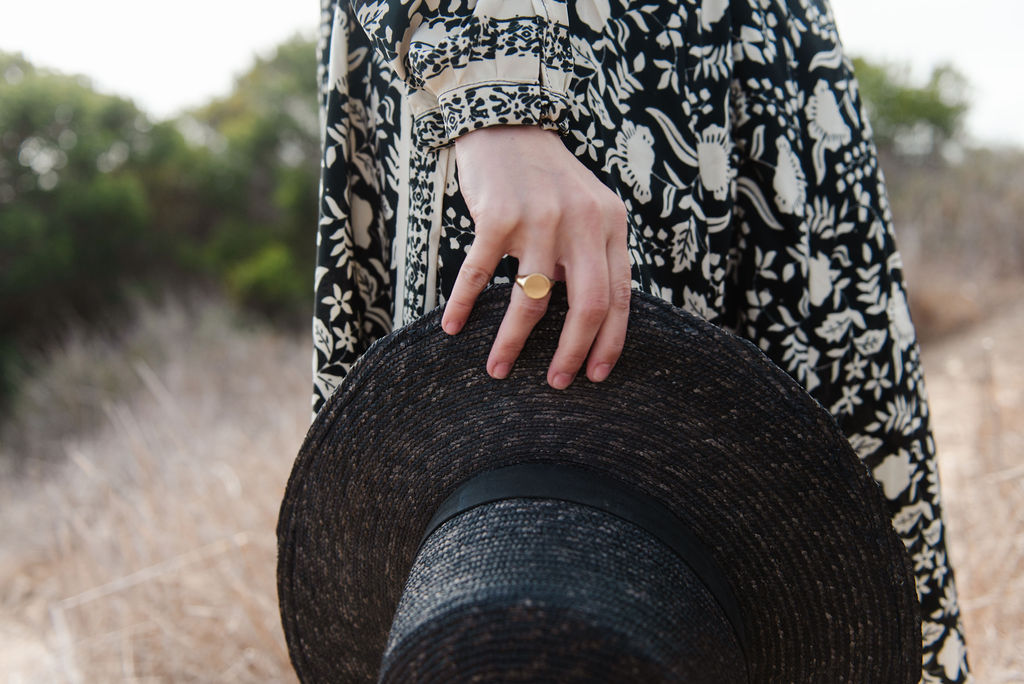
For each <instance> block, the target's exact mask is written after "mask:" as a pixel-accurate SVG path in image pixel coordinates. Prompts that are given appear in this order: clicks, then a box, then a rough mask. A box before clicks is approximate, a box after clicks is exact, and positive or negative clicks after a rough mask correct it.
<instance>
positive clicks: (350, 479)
mask: <svg viewBox="0 0 1024 684" xmlns="http://www.w3.org/2000/svg"><path fill="white" fill-rule="evenodd" d="M508 297H509V288H507V287H499V288H492V289H490V290H488V291H486V292H484V293H483V295H482V296H481V297H480V300H479V301H478V303H477V305H476V308H475V309H474V313H473V316H472V317H471V319H470V321H469V323H468V324H467V326H466V328H465V329H464V330H463V332H462V333H460V334H459V335H457V336H454V337H449V336H447V335H445V334H444V333H443V332H442V331H441V329H440V312H439V311H435V312H433V313H431V314H430V315H428V316H426V317H425V318H423V319H420V320H419V321H417V322H416V323H414V324H412V325H411V326H408V327H406V328H404V329H402V330H400V331H396V333H394V334H392V335H390V336H388V337H387V338H384V339H382V340H380V341H379V342H378V343H377V344H375V345H374V346H373V347H372V348H371V349H370V350H369V351H368V352H367V353H366V354H365V355H364V356H363V358H362V359H361V361H360V362H359V363H358V364H357V365H356V367H354V368H353V370H352V372H351V374H350V375H349V377H348V379H347V380H346V382H345V384H344V386H343V387H342V388H341V389H340V390H339V391H338V392H336V393H335V395H334V396H333V397H332V399H331V400H330V402H329V403H328V404H327V405H326V406H325V407H324V408H323V409H322V410H321V412H320V413H319V415H318V418H317V420H316V421H315V422H314V424H313V426H312V427H311V429H310V432H309V434H308V435H307V438H306V442H305V443H304V445H303V447H302V449H301V451H300V453H299V457H298V459H297V461H296V464H295V467H294V469H293V472H292V476H291V479H290V481H289V483H288V488H287V491H286V494H285V499H284V502H283V504H282V508H281V515H280V519H279V523H278V538H279V545H280V547H279V565H278V589H279V598H280V602H281V609H282V619H283V623H284V630H285V635H286V638H287V640H288V645H289V650H290V654H291V657H292V662H293V664H294V665H295V669H296V671H297V673H298V674H299V677H300V678H301V679H302V680H303V681H306V682H348V681H351V682H364V681H373V680H375V679H376V678H377V675H378V668H379V666H380V662H381V657H382V655H383V653H384V651H385V648H386V643H387V638H388V633H389V628H390V626H391V622H392V618H393V617H394V615H395V611H396V608H397V606H398V602H399V598H400V596H401V594H402V588H403V586H404V584H405V581H406V578H407V576H408V574H409V571H410V568H411V567H412V564H413V559H414V556H415V553H416V550H417V547H418V545H419V542H420V535H421V534H422V532H423V530H424V528H425V526H426V524H427V522H428V521H429V519H430V518H431V516H432V515H433V513H434V511H435V510H436V509H437V507H438V505H439V504H440V503H441V501H443V500H444V498H445V497H447V496H448V495H449V494H450V493H451V492H452V491H453V490H454V489H455V488H456V487H457V486H458V485H459V484H460V483H462V482H464V481H465V480H467V479H468V478H470V477H472V476H474V475H476V474H478V473H480V472H482V471H484V470H489V469H492V468H496V467H501V466H504V465H511V464H518V463H538V462H539V463H567V464H572V465H579V466H583V467H586V468H590V469H593V470H595V471H598V472H600V473H602V474H604V475H606V476H608V477H611V478H614V479H618V480H620V481H622V482H626V483H629V484H630V485H631V486H632V487H634V488H635V489H637V490H639V491H641V492H643V493H645V494H647V495H650V496H653V497H655V498H657V499H659V500H661V501H662V502H663V503H664V504H665V505H666V506H667V507H668V508H669V509H671V510H672V511H673V512H674V513H675V515H676V516H677V517H678V518H679V519H680V520H682V521H683V522H684V524H685V525H686V526H687V527H688V528H689V529H690V530H691V531H692V532H693V533H694V534H695V535H696V536H697V537H698V538H699V539H700V540H701V541H702V542H703V543H704V544H705V545H706V546H707V547H709V548H710V549H711V550H712V553H713V555H714V557H715V559H716V561H717V563H718V565H719V566H721V567H722V568H723V570H724V572H725V573H726V575H727V580H728V582H729V584H730V585H731V587H732V590H733V593H734V594H735V595H736V598H737V601H738V603H739V606H740V609H741V612H742V613H743V615H744V620H745V624H746V630H747V635H748V641H749V644H748V650H747V658H748V663H747V665H748V670H749V672H750V679H751V681H753V682H780V683H782V682H784V683H787V684H791V683H793V682H883V681H884V682H892V683H899V682H907V683H915V682H917V681H918V679H919V677H920V618H919V616H918V614H917V600H916V595H915V589H914V583H913V579H912V574H911V568H910V566H909V560H908V559H907V557H906V554H905V552H904V549H903V547H902V544H901V543H900V541H899V539H898V538H897V537H896V535H895V533H894V532H893V530H892V528H891V524H890V522H889V517H888V514H887V513H886V511H885V510H884V508H883V503H882V501H881V498H880V493H879V492H878V489H877V485H876V484H875V483H874V482H873V481H872V480H871V478H870V476H869V475H868V473H867V472H866V470H865V469H864V468H863V466H862V465H861V464H860V462H859V461H858V460H857V457H856V455H855V454H854V453H853V451H852V449H851V448H850V447H849V444H848V443H847V442H846V441H845V439H844V438H843V437H842V435H841V434H840V433H839V431H838V428H837V427H836V426H835V423H834V421H833V420H832V418H831V416H829V414H828V413H827V412H826V411H825V410H824V409H822V408H821V407H820V406H818V405H817V404H816V403H815V402H814V401H813V400H812V399H811V398H810V397H809V396H807V394H806V393H805V392H804V391H803V390H802V389H801V388H800V387H799V386H798V385H797V384H796V383H795V382H794V381H792V380H791V379H790V378H789V377H788V376H787V375H785V373H784V372H782V371H781V370H779V369H778V368H776V367H775V366H773V365H772V364H771V363H770V362H768V361H767V360H766V359H765V358H764V357H763V355H761V354H760V352H758V351H757V350H756V349H755V348H754V347H753V346H752V345H750V344H748V343H746V342H743V341H741V340H739V339H738V338H735V337H733V336H731V335H728V334H727V333H724V332H722V331H721V330H719V329H717V328H715V327H714V326H711V325H709V324H707V323H705V322H703V321H701V320H699V319H697V318H695V317H693V316H690V315H688V314H686V313H684V312H682V311H679V310H677V309H674V308H672V307H670V306H669V305H667V304H665V303H663V302H661V301H659V300H656V299H654V298H652V297H649V296H646V295H642V294H638V293H634V296H633V300H632V304H631V307H632V311H631V318H630V327H629V332H628V335H627V340H626V348H625V350H624V352H623V355H622V358H621V359H620V361H619V364H618V365H617V366H616V368H615V370H614V372H613V373H612V375H611V377H610V378H609V379H608V380H607V381H605V382H604V383H599V384H591V383H588V382H587V381H586V380H585V379H583V378H580V379H578V380H577V381H576V382H575V383H574V384H573V385H572V386H571V387H570V388H569V389H568V390H566V391H563V392H558V391H556V390H552V389H550V388H549V387H548V386H547V384H546V382H545V377H546V369H547V365H548V363H549V362H550V359H551V356H552V354H553V352H554V348H555V345H556V343H557V339H558V334H559V332H560V329H561V322H562V318H563V316H564V312H565V310H566V308H567V305H566V301H565V294H564V288H560V289H558V290H556V293H555V295H554V296H553V298H552V303H551V306H550V309H549V313H548V315H547V316H546V317H545V318H544V319H543V320H542V321H541V323H540V324H539V325H538V326H537V328H536V329H535V331H534V334H533V335H532V336H531V339H530V341H529V342H528V343H527V345H526V347H525V348H524V350H523V352H522V354H521V355H520V359H519V361H518V362H517V364H516V367H515V368H514V370H513V373H512V375H511V377H510V378H509V379H506V380H504V381H496V380H492V379H491V378H489V377H488V376H487V375H486V373H485V370H484V367H485V361H486V357H487V353H488V350H489V347H490V343H491V341H492V340H493V338H494V333H495V331H496V330H497V326H498V324H499V322H500V320H501V317H502V315H503V314H504V311H505V308H506V307H507V303H508Z"/></svg>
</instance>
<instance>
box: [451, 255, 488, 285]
mask: <svg viewBox="0 0 1024 684" xmlns="http://www.w3.org/2000/svg"><path fill="white" fill-rule="evenodd" d="M459 276H460V277H462V278H464V279H465V282H466V283H467V284H468V285H469V286H470V287H472V288H473V289H476V290H482V289H484V288H485V287H487V284H488V283H489V282H491V274H490V273H488V271H487V270H486V269H483V268H480V267H479V266H477V265H476V264H474V263H471V262H470V261H464V262H462V268H461V269H460V270H459Z"/></svg>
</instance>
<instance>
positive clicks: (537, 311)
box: [518, 297, 548, 320]
mask: <svg viewBox="0 0 1024 684" xmlns="http://www.w3.org/2000/svg"><path fill="white" fill-rule="evenodd" d="M518 309H519V311H520V313H522V314H523V315H524V316H525V317H526V318H529V319H531V320H540V319H541V318H542V317H543V316H544V314H545V312H547V310H548V300H547V299H546V298H545V299H530V298H529V297H523V298H522V301H521V302H520V303H519V306H518Z"/></svg>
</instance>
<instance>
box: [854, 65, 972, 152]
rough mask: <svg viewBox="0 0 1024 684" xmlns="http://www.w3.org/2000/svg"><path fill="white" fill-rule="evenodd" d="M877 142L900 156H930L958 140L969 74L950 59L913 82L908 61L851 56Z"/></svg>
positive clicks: (965, 107)
mask: <svg viewBox="0 0 1024 684" xmlns="http://www.w3.org/2000/svg"><path fill="white" fill-rule="evenodd" d="M853 63H854V72H855V73H856V75H857V80H858V82H859V83H860V93H861V96H862V97H863V99H864V103H865V106H866V107H867V110H868V116H869V118H870V121H871V127H872V129H873V131H874V139H875V142H876V143H877V145H878V146H879V147H880V148H882V149H883V151H886V152H894V153H896V154H901V155H904V156H925V157H934V156H935V155H937V154H938V153H939V152H941V151H942V147H943V145H944V144H945V143H947V142H950V141H956V140H958V139H959V138H960V137H961V135H962V133H963V120H964V116H965V115H966V114H967V109H968V105H967V80H966V78H965V77H964V76H963V74H961V73H960V72H958V71H957V70H956V69H955V68H954V67H952V66H951V65H948V64H943V65H939V66H936V67H934V68H933V69H932V71H931V74H930V75H929V77H928V79H927V81H925V83H924V84H922V85H915V84H913V83H912V81H911V78H910V72H909V70H908V69H907V68H906V67H900V66H895V65H892V64H880V63H876V62H869V61H867V60H865V59H860V58H856V59H854V60H853Z"/></svg>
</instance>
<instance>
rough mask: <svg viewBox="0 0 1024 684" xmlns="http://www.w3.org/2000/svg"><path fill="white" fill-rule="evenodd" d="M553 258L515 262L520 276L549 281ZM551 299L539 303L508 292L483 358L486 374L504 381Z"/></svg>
mask: <svg viewBox="0 0 1024 684" xmlns="http://www.w3.org/2000/svg"><path fill="white" fill-rule="evenodd" d="M554 270H555V269H554V262H553V258H552V257H551V256H550V254H548V255H544V256H538V257H536V258H523V259H520V261H519V272H520V273H523V274H525V273H543V274H544V275H547V276H549V277H550V274H551V273H553V272H554ZM550 300H551V295H550V294H549V295H547V296H546V297H543V298H541V299H530V298H529V297H527V296H526V293H525V292H523V289H522V288H521V287H518V286H516V287H513V288H512V297H511V299H510V300H509V305H508V310H507V311H505V317H504V318H502V320H501V325H500V326H499V327H498V334H497V335H495V337H494V344H493V345H491V353H490V355H489V356H488V358H487V372H488V373H489V374H490V375H491V377H493V378H497V379H499V380H501V379H503V378H506V377H508V374H509V372H511V370H512V365H513V364H514V363H515V362H516V359H517V358H519V352H521V351H522V350H523V345H524V344H526V338H527V337H529V336H530V332H531V331H532V330H533V327H534V326H535V325H537V322H538V321H540V319H541V318H543V317H544V313H545V312H546V311H547V309H548V302H549V301H550Z"/></svg>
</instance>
